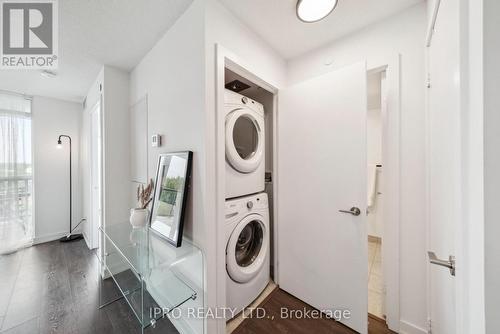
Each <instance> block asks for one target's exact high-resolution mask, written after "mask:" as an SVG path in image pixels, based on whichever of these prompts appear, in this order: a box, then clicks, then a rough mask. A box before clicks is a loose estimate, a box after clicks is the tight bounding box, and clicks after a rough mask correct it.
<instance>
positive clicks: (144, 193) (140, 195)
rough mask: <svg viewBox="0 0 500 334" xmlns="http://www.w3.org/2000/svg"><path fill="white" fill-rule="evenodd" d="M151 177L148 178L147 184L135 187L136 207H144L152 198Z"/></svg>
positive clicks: (152, 185) (152, 186)
mask: <svg viewBox="0 0 500 334" xmlns="http://www.w3.org/2000/svg"><path fill="white" fill-rule="evenodd" d="M153 188H154V184H153V179H150V180H149V183H148V185H147V186H146V188H144V184H141V185H140V186H138V187H137V202H138V203H139V207H138V209H146V208H147V207H148V205H149V203H150V202H151V201H152V200H153V197H152V196H151V195H152V194H153Z"/></svg>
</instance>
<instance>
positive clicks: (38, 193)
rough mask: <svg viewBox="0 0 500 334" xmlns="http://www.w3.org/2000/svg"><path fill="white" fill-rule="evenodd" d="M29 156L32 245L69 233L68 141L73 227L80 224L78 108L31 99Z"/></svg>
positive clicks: (62, 102)
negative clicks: (32, 188)
mask: <svg viewBox="0 0 500 334" xmlns="http://www.w3.org/2000/svg"><path fill="white" fill-rule="evenodd" d="M32 109H33V155H34V163H35V170H34V177H35V243H40V242H46V241H50V240H54V239H57V238H59V237H62V236H63V235H65V234H66V233H68V232H69V143H68V141H67V139H66V138H63V139H62V142H63V148H61V149H58V148H57V147H56V146H57V138H58V136H59V135H61V134H66V135H69V136H71V138H72V163H73V166H72V170H73V177H72V179H73V226H76V224H78V222H79V221H80V218H81V217H80V200H79V199H80V196H79V189H80V187H79V175H78V168H79V167H78V165H79V132H80V114H81V112H82V109H83V108H82V105H81V104H78V103H74V102H66V101H62V100H57V99H53V98H46V97H41V96H35V97H34V98H33V104H32Z"/></svg>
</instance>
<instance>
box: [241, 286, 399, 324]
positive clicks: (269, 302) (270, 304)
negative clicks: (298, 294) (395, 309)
mask: <svg viewBox="0 0 500 334" xmlns="http://www.w3.org/2000/svg"><path fill="white" fill-rule="evenodd" d="M260 307H262V308H264V309H265V314H266V317H264V318H261V319H259V318H257V317H249V318H247V319H245V320H244V321H243V322H242V323H241V325H240V326H239V327H238V328H236V330H235V331H234V332H233V334H262V333H273V334H274V333H284V334H285V333H286V334H289V333H290V334H291V333H293V334H310V333H315V334H327V333H328V334H352V333H356V332H355V331H353V330H352V329H350V328H348V327H346V326H344V325H342V324H341V323H339V322H336V321H334V320H331V319H325V318H323V319H297V318H291V319H283V317H281V308H282V307H286V308H287V309H288V310H303V309H307V310H313V308H312V307H311V306H309V305H307V304H306V303H304V302H302V301H301V300H299V299H297V298H295V297H294V296H292V295H290V294H288V293H286V292H285V291H283V290H281V289H276V290H274V291H273V292H272V293H271V295H270V296H269V297H268V298H267V299H266V300H265V301H264V302H263V303H262V304H261V305H260ZM368 333H369V334H393V333H394V332H393V331H391V330H389V329H388V328H387V326H386V324H385V322H384V321H382V320H380V319H378V318H376V317H372V316H369V318H368Z"/></svg>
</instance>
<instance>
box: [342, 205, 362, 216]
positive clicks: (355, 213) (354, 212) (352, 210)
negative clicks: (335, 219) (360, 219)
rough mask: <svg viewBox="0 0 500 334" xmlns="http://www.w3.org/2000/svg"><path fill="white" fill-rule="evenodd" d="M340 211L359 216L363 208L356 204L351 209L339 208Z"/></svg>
mask: <svg viewBox="0 0 500 334" xmlns="http://www.w3.org/2000/svg"><path fill="white" fill-rule="evenodd" d="M339 212H343V213H350V214H351V215H353V216H359V215H360V214H361V210H360V209H359V208H357V207H355V206H353V207H352V208H351V209H350V210H339Z"/></svg>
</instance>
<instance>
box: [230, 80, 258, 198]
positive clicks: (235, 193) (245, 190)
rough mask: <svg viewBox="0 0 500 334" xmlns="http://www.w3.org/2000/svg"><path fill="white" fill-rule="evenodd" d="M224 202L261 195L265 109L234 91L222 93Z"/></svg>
mask: <svg viewBox="0 0 500 334" xmlns="http://www.w3.org/2000/svg"><path fill="white" fill-rule="evenodd" d="M224 107H225V115H226V143H225V146H226V198H234V197H240V196H246V195H250V194H255V193H258V192H261V191H264V187H265V185H264V177H265V152H264V150H265V130H264V129H265V128H264V107H263V106H262V104H260V103H259V102H257V101H254V100H252V99H249V98H247V97H245V96H243V95H240V94H238V93H235V92H233V91H230V90H227V89H226V91H225V106H224Z"/></svg>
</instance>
